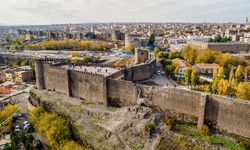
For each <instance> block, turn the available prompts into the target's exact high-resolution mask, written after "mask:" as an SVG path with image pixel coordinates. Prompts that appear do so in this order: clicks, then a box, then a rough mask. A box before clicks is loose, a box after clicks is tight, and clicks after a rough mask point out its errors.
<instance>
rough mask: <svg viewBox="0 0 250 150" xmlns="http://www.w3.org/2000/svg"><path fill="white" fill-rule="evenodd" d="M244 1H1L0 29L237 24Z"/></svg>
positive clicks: (243, 11) (245, 12) (249, 7)
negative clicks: (114, 24)
mask: <svg viewBox="0 0 250 150" xmlns="http://www.w3.org/2000/svg"><path fill="white" fill-rule="evenodd" d="M249 10H250V5H248V1H247V0H239V1H235V0H190V1H189V2H188V3H185V1H183V0H175V1H174V0H154V2H152V1H149V0H36V1H33V0H22V1H18V0H3V1H2V2H1V4H0V12H1V13H0V18H1V20H0V25H38V24H65V23H90V22H204V21H205V22H218V23H227V22H240V23H244V22H245V18H246V17H247V16H248V14H249V12H250V11H249Z"/></svg>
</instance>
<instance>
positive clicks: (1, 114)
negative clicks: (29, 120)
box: [0, 105, 19, 123]
mask: <svg viewBox="0 0 250 150" xmlns="http://www.w3.org/2000/svg"><path fill="white" fill-rule="evenodd" d="M18 110H19V107H18V106H17V105H8V106H6V107H4V108H3V109H2V111H0V123H2V122H3V121H4V120H6V119H7V118H8V117H10V116H11V115H12V114H14V113H16V112H17V111H18Z"/></svg>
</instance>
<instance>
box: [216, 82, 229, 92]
mask: <svg viewBox="0 0 250 150" xmlns="http://www.w3.org/2000/svg"><path fill="white" fill-rule="evenodd" d="M228 85H229V84H228V81H227V80H224V79H221V80H220V81H219V83H218V94H219V95H227V94H228V90H229V86H228Z"/></svg>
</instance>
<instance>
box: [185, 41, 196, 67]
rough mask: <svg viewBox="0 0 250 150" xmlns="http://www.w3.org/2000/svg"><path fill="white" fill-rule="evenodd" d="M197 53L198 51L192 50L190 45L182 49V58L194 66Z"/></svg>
mask: <svg viewBox="0 0 250 150" xmlns="http://www.w3.org/2000/svg"><path fill="white" fill-rule="evenodd" d="M197 52H198V50H197V49H196V48H193V47H191V46H190V45H187V46H186V47H184V48H183V49H182V56H183V58H184V59H185V60H187V61H188V62H189V63H191V64H194V62H195V60H196V58H197Z"/></svg>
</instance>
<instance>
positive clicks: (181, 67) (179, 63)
mask: <svg viewBox="0 0 250 150" xmlns="http://www.w3.org/2000/svg"><path fill="white" fill-rule="evenodd" d="M173 64H176V65H177V66H178V68H179V70H178V73H177V77H184V73H185V71H186V69H187V68H189V67H192V65H191V64H189V63H188V62H187V61H185V60H183V59H180V58H176V59H174V60H173Z"/></svg>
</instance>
